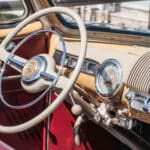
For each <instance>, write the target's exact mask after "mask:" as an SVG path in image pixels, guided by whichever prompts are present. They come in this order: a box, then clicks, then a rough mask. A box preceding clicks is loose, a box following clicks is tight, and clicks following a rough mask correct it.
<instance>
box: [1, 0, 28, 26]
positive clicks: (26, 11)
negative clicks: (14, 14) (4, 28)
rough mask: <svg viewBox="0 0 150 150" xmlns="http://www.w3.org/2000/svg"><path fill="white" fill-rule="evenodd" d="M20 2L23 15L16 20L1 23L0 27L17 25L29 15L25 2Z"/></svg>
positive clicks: (23, 0)
mask: <svg viewBox="0 0 150 150" xmlns="http://www.w3.org/2000/svg"><path fill="white" fill-rule="evenodd" d="M21 2H22V5H23V7H24V13H23V15H21V16H20V17H18V18H16V19H12V20H9V21H1V23H0V26H1V25H8V24H13V23H17V22H20V21H21V20H23V19H24V18H26V17H27V15H28V13H29V12H28V7H27V4H26V2H25V0H21Z"/></svg>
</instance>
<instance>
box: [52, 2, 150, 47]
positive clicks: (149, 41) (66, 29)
mask: <svg viewBox="0 0 150 150" xmlns="http://www.w3.org/2000/svg"><path fill="white" fill-rule="evenodd" d="M52 1H54V0H52ZM52 1H51V2H50V0H49V5H50V6H51V5H52V6H55V5H54V3H52ZM49 19H50V21H51V23H52V25H53V26H54V27H55V28H56V29H57V30H59V31H60V32H61V33H63V34H64V35H65V36H66V37H69V38H78V37H79V32H78V30H77V27H76V26H72V24H70V23H69V24H68V22H66V21H65V20H64V19H63V18H62V16H60V15H59V14H53V15H50V17H49ZM86 28H87V35H88V40H89V41H97V42H99V41H100V42H109V43H117V44H127V45H140V46H147V47H149V46H150V38H149V37H150V33H147V32H137V31H130V30H129V31H127V30H120V29H108V28H104V27H101V28H98V29H97V28H95V27H94V28H93V27H89V26H86ZM100 29H101V30H100Z"/></svg>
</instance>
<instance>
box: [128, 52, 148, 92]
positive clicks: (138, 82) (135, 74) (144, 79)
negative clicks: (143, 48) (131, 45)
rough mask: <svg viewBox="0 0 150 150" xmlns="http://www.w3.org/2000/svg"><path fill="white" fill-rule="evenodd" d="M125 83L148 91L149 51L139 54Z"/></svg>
mask: <svg viewBox="0 0 150 150" xmlns="http://www.w3.org/2000/svg"><path fill="white" fill-rule="evenodd" d="M127 84H128V85H129V86H130V87H133V88H134V89H136V90H139V91H141V92H144V93H149V89H150V52H148V53H146V54H144V55H143V56H141V57H140V58H139V59H138V61H137V62H136V63H135V65H134V66H133V68H132V70H131V72H130V74H129V77H128V80H127Z"/></svg>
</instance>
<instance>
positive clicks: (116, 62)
mask: <svg viewBox="0 0 150 150" xmlns="http://www.w3.org/2000/svg"><path fill="white" fill-rule="evenodd" d="M108 63H113V64H114V65H115V66H116V67H117V68H118V71H119V78H118V80H117V87H116V89H115V91H113V92H111V93H109V94H105V93H102V92H101V89H100V86H99V83H98V81H99V77H100V75H101V74H100V72H101V71H102V70H103V69H104V68H105V67H106V65H107V64H108ZM121 81H122V69H121V65H120V63H119V62H118V61H117V60H116V59H107V60H105V61H104V62H103V63H102V64H100V65H99V66H98V67H97V70H96V74H95V87H96V91H97V93H98V95H100V96H102V97H107V98H111V97H113V96H114V95H116V93H118V91H119V89H120V86H121Z"/></svg>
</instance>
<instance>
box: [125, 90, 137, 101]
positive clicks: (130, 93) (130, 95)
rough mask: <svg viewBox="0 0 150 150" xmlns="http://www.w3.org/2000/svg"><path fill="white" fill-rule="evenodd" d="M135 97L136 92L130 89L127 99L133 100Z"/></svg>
mask: <svg viewBox="0 0 150 150" xmlns="http://www.w3.org/2000/svg"><path fill="white" fill-rule="evenodd" d="M134 97H135V94H134V92H132V91H129V92H128V93H127V94H126V99H127V100H128V101H131V100H133V99H134Z"/></svg>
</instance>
